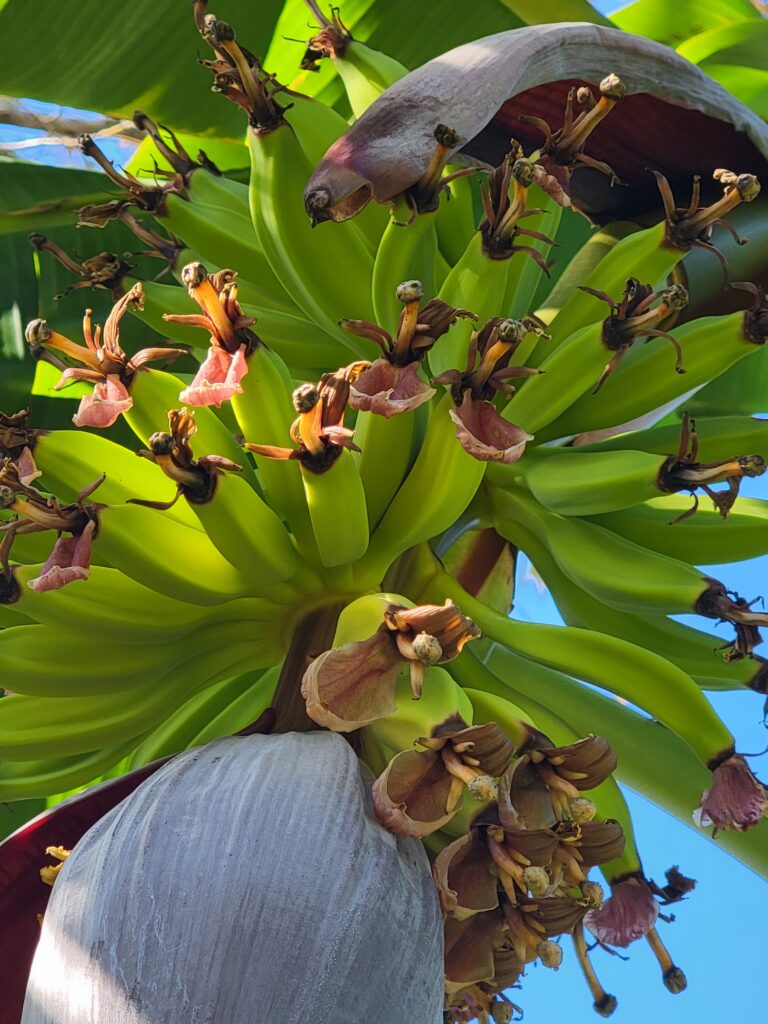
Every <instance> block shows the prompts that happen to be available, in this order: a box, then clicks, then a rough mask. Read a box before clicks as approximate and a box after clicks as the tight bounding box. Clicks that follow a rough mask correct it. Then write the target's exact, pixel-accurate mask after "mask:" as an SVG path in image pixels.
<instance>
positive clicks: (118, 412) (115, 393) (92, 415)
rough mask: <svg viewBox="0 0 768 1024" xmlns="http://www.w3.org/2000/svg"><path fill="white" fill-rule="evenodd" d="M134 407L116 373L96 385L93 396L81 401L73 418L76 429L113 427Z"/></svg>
mask: <svg viewBox="0 0 768 1024" xmlns="http://www.w3.org/2000/svg"><path fill="white" fill-rule="evenodd" d="M132 405H133V399H132V398H131V396H130V395H129V394H128V389H127V388H126V386H125V384H123V382H122V381H121V380H120V378H119V377H118V376H117V374H115V373H110V374H108V375H107V378H106V380H104V381H102V382H100V383H98V384H95V385H94V388H93V394H92V395H85V396H84V397H83V398H81V400H80V407H79V408H78V410H77V412H76V413H75V415H74V416H73V417H72V422H73V423H74V424H75V426H76V427H111V426H112V424H113V423H115V422H116V420H117V419H118V418H119V417H120V416H122V414H123V413H124V412H127V411H128V409H130V408H131V406H132Z"/></svg>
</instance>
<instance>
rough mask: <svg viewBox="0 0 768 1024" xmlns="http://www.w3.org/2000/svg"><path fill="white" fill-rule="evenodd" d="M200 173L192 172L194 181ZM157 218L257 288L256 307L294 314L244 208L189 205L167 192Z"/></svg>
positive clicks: (205, 254)
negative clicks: (261, 306)
mask: <svg viewBox="0 0 768 1024" xmlns="http://www.w3.org/2000/svg"><path fill="white" fill-rule="evenodd" d="M199 173H200V172H199V171H198V172H195V174H194V175H193V176H192V180H193V181H194V180H195V179H196V178H197V177H198V175H199ZM158 217H159V219H160V221H161V223H163V224H165V225H166V227H168V228H169V229H170V230H171V231H172V232H173V234H174V235H176V236H178V237H179V238H181V239H183V240H184V242H185V243H186V245H187V246H188V247H189V248H190V249H195V250H196V251H198V252H200V253H202V254H203V255H204V256H205V257H206V258H207V260H208V261H210V262H211V263H215V264H218V265H220V266H227V267H234V268H235V270H237V272H238V273H239V274H242V276H243V277H244V278H245V279H246V280H247V281H249V282H250V284H251V287H252V288H253V289H257V291H258V295H259V298H260V299H261V300H262V301H261V302H259V303H258V305H262V304H263V305H265V306H266V307H267V308H270V307H271V308H275V309H280V310H282V311H283V312H285V313H291V312H295V311H296V305H295V303H294V302H293V300H292V299H291V298H290V296H289V295H288V293H287V292H286V291H285V289H284V288H283V286H282V284H281V283H280V281H279V280H278V278H277V276H276V274H275V272H274V271H273V269H272V267H271V266H270V263H269V261H268V259H267V257H266V255H265V254H264V250H263V249H262V248H261V246H260V245H259V242H258V241H257V239H256V236H255V234H254V230H253V224H252V223H251V219H250V217H249V214H248V207H247V206H246V207H245V209H241V208H239V207H238V208H235V209H234V210H233V209H232V208H231V207H224V206H220V205H213V204H210V203H204V202H201V201H199V200H195V201H193V202H191V201H190V200H188V199H183V198H181V196H177V195H174V194H173V193H170V194H168V195H167V196H166V197H165V200H164V202H163V207H162V210H161V211H160V212H159V213H158Z"/></svg>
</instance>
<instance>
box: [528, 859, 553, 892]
mask: <svg viewBox="0 0 768 1024" xmlns="http://www.w3.org/2000/svg"><path fill="white" fill-rule="evenodd" d="M523 878H524V880H525V884H526V886H527V888H528V892H529V893H530V894H531V896H543V895H544V894H545V893H546V891H547V889H549V886H550V884H551V880H550V877H549V874H548V872H547V870H546V868H541V867H536V865H531V866H530V867H527V868H525V870H524V871H523Z"/></svg>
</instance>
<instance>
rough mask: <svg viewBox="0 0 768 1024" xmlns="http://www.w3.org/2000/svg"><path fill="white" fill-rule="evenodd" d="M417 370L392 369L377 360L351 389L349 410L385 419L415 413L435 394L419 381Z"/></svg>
mask: <svg viewBox="0 0 768 1024" xmlns="http://www.w3.org/2000/svg"><path fill="white" fill-rule="evenodd" d="M419 367H420V363H418V362H413V363H408V365H407V366H395V365H394V364H393V363H390V362H389V360H387V359H376V360H375V361H374V362H373V363H371V365H370V366H369V367H368V369H367V370H364V371H363V372H362V373H361V374H360V376H359V377H358V378H357V381H356V382H355V383H354V384H353V385H352V386H351V387H350V390H349V407H350V408H351V409H359V410H360V411H361V412H372V413H375V414H376V415H377V416H384V417H385V418H386V419H389V418H390V417H391V416H396V415H397V414H398V413H401V412H410V411H411V410H412V409H418V407H419V406H420V405H423V404H424V403H425V402H428V401H429V400H430V398H432V396H433V395H434V394H435V389H434V388H431V387H430V386H429V385H428V384H425V383H424V381H423V380H421V378H420V377H419Z"/></svg>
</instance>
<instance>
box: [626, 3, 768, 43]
mask: <svg viewBox="0 0 768 1024" xmlns="http://www.w3.org/2000/svg"><path fill="white" fill-rule="evenodd" d="M748 19H751V20H753V21H754V22H756V23H759V22H760V15H759V14H758V12H757V11H756V10H755V8H754V7H753V6H752V4H751V3H750V2H749V0H707V2H706V3H701V2H700V0H676V2H675V3H670V2H669V0H637V2H636V3H633V4H629V5H628V6H627V7H622V8H621V9H620V10H618V11H615V12H614V13H613V14H612V15H611V21H612V22H613V24H614V25H617V26H618V27H619V28H623V29H624V30H625V31H626V32H636V33H638V35H643V36H648V38H649V39H656V40H657V41H658V42H660V43H667V45H668V46H679V45H680V44H681V43H683V42H685V40H686V39H689V38H690V37H691V36H695V35H698V34H699V33H701V32H707V31H709V30H710V29H714V28H722V27H724V26H727V25H733V24H735V23H736V22H740V21H746V20H748Z"/></svg>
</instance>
